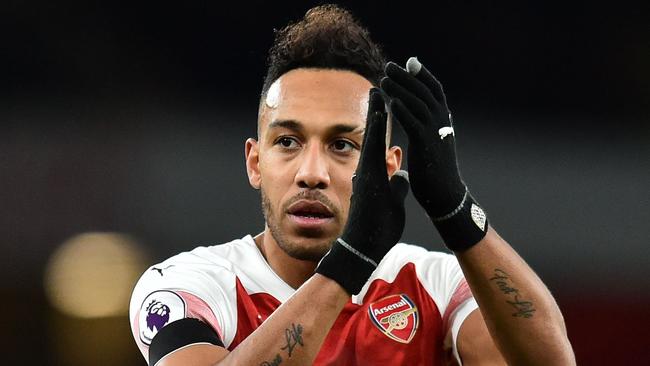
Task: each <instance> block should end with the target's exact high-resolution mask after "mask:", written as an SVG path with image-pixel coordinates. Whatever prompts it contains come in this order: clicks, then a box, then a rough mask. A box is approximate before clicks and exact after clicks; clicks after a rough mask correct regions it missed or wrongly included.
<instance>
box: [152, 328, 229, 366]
mask: <svg viewBox="0 0 650 366" xmlns="http://www.w3.org/2000/svg"><path fill="white" fill-rule="evenodd" d="M197 343H210V344H214V345H215V346H220V347H224V345H223V342H222V341H221V338H219V335H218V334H217V332H215V331H214V329H212V327H211V326H209V325H208V324H206V323H204V322H202V321H200V320H198V319H193V318H184V319H180V320H177V321H175V322H171V323H169V324H167V325H166V326H164V327H163V328H162V329H161V330H160V331H159V332H158V334H156V336H155V337H154V338H153V340H152V341H151V345H150V346H149V366H154V365H155V364H156V363H158V361H160V360H161V359H162V358H163V357H165V356H166V355H168V354H170V353H172V352H174V351H176V350H177V349H179V348H182V347H185V346H189V345H191V344H197Z"/></svg>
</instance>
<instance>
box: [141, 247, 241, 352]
mask: <svg viewBox="0 0 650 366" xmlns="http://www.w3.org/2000/svg"><path fill="white" fill-rule="evenodd" d="M235 287H236V279H235V275H234V274H233V273H232V272H230V271H228V270H227V268H224V267H222V266H219V265H215V264H214V263H211V262H207V261H205V260H202V259H201V258H199V257H198V256H195V255H192V254H191V253H183V254H180V255H178V256H176V257H172V259H170V260H168V261H165V262H163V263H161V264H158V265H154V266H152V267H150V268H149V269H147V270H146V271H145V272H144V274H143V275H142V276H141V278H140V280H139V281H138V283H137V284H136V286H135V288H134V290H133V294H132V296H131V303H130V307H129V320H130V323H131V331H132V334H133V338H134V339H135V342H136V344H137V346H138V348H139V349H140V352H141V353H142V355H143V356H144V358H145V359H149V346H150V345H151V342H152V340H153V338H154V337H155V336H156V335H157V334H158V332H160V330H161V329H162V328H163V327H165V326H167V325H169V324H171V323H173V322H175V321H177V320H180V319H184V318H193V319H198V320H200V321H202V322H203V323H205V324H207V325H209V326H210V327H211V328H212V329H213V330H214V331H215V332H216V334H217V335H218V336H219V338H220V340H221V341H222V342H223V343H224V344H225V345H226V347H227V346H228V345H229V344H230V342H231V341H232V339H233V338H234V334H235V331H236V311H237V310H236V309H237V303H236V301H237V300H236V288H235Z"/></svg>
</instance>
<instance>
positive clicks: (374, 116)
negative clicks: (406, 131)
mask: <svg viewBox="0 0 650 366" xmlns="http://www.w3.org/2000/svg"><path fill="white" fill-rule="evenodd" d="M386 119H387V114H386V112H385V107H384V99H383V98H382V96H381V93H380V91H379V89H376V88H373V89H372V90H371V91H370V98H369V102H368V118H367V121H366V131H365V133H364V136H363V144H362V146H361V157H360V158H359V165H358V167H357V172H359V174H360V175H365V174H370V175H372V176H375V174H383V176H386V174H387V173H386V142H385V141H386ZM377 176H379V175H377Z"/></svg>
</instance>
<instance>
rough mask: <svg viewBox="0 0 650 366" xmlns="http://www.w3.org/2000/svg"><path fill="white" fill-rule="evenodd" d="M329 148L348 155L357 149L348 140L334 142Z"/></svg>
mask: <svg viewBox="0 0 650 366" xmlns="http://www.w3.org/2000/svg"><path fill="white" fill-rule="evenodd" d="M331 146H332V150H334V151H336V152H339V153H349V152H352V150H354V149H356V148H357V147H356V146H355V145H354V144H353V143H352V142H350V141H348V140H336V141H334V143H332V145H331Z"/></svg>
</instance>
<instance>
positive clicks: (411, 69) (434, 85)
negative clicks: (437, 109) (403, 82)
mask: <svg viewBox="0 0 650 366" xmlns="http://www.w3.org/2000/svg"><path fill="white" fill-rule="evenodd" d="M406 70H407V71H408V73H409V74H411V75H413V76H415V78H417V79H418V80H420V81H421V82H422V83H423V84H424V85H426V86H427V88H429V90H430V91H431V93H432V94H433V96H434V98H436V101H438V103H440V104H442V105H444V106H447V98H446V97H445V93H444V91H443V89H442V84H441V83H440V82H439V81H438V79H436V77H435V76H433V74H432V73H431V72H430V71H429V70H427V68H426V67H424V65H422V63H421V62H420V61H419V60H418V59H417V58H416V57H411V58H409V59H408V61H406Z"/></svg>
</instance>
